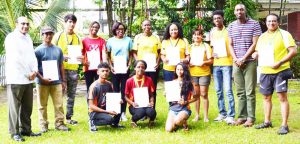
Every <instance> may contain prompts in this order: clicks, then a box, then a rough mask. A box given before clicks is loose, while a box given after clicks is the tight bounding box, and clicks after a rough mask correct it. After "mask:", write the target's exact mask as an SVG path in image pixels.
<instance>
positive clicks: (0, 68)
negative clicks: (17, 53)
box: [0, 55, 6, 86]
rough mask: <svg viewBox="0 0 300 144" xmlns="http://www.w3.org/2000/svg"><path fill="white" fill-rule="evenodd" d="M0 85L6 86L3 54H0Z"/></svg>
mask: <svg viewBox="0 0 300 144" xmlns="http://www.w3.org/2000/svg"><path fill="white" fill-rule="evenodd" d="M0 86H6V78H5V55H0Z"/></svg>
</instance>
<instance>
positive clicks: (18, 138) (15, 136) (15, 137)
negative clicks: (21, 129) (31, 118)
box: [11, 134, 25, 142]
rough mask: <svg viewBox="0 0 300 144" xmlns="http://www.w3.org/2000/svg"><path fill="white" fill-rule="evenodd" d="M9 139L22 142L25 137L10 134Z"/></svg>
mask: <svg viewBox="0 0 300 144" xmlns="http://www.w3.org/2000/svg"><path fill="white" fill-rule="evenodd" d="M11 139H13V140H14V141H18V142H23V141H25V139H24V138H23V137H22V136H21V135H20V134H12V135H11Z"/></svg>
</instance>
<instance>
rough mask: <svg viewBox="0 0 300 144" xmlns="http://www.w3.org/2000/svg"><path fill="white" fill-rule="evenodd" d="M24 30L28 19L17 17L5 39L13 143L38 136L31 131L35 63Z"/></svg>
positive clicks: (32, 51) (10, 128) (33, 54)
mask: <svg viewBox="0 0 300 144" xmlns="http://www.w3.org/2000/svg"><path fill="white" fill-rule="evenodd" d="M28 30H29V22H28V19H27V18H26V17H19V18H18V19H17V20H16V29H15V30H14V31H13V32H11V33H10V34H8V35H7V37H6V38H5V51H6V63H5V66H6V67H5V72H6V81H7V97H8V106H9V120H8V123H9V125H8V127H9V133H10V134H11V138H12V139H13V140H15V141H24V138H22V136H40V135H41V134H40V133H33V132H32V131H31V118H30V117H31V113H32V102H33V82H34V81H33V80H34V78H35V76H36V71H37V60H36V57H35V53H34V49H33V43H32V40H31V38H30V36H29V34H28Z"/></svg>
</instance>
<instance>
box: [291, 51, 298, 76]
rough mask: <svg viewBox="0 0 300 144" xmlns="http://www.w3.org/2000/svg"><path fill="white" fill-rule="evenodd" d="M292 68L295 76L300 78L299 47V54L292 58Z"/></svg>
mask: <svg viewBox="0 0 300 144" xmlns="http://www.w3.org/2000/svg"><path fill="white" fill-rule="evenodd" d="M291 69H292V71H293V74H294V78H296V79H299V78H300V51H299V47H298V52H297V55H296V56H295V57H294V58H292V60H291Z"/></svg>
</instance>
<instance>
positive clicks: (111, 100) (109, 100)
mask: <svg viewBox="0 0 300 144" xmlns="http://www.w3.org/2000/svg"><path fill="white" fill-rule="evenodd" d="M120 102H121V93H106V110H107V111H114V112H116V113H118V114H119V113H121V104H120Z"/></svg>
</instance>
